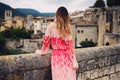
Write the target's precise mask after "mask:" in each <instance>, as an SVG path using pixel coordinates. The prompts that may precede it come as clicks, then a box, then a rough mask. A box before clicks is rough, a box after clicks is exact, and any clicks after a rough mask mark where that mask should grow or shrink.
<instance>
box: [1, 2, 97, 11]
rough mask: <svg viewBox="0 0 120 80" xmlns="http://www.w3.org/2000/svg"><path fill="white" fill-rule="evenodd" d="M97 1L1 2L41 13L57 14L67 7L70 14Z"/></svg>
mask: <svg viewBox="0 0 120 80" xmlns="http://www.w3.org/2000/svg"><path fill="white" fill-rule="evenodd" d="M95 1H96V0H0V2H2V3H5V4H8V5H10V6H11V7H13V8H32V9H35V10H38V11H40V12H56V10H57V9H58V7H60V6H65V7H66V8H67V9H68V11H69V12H74V11H80V10H85V9H88V8H89V7H90V6H93V5H94V3H95Z"/></svg>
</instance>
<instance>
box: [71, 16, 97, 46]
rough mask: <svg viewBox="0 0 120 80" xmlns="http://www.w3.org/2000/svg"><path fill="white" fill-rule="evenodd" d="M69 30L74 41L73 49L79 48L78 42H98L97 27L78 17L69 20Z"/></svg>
mask: <svg viewBox="0 0 120 80" xmlns="http://www.w3.org/2000/svg"><path fill="white" fill-rule="evenodd" d="M70 21H71V29H72V35H73V40H74V47H75V48H76V47H81V46H80V42H82V41H85V40H86V39H87V40H92V41H93V42H95V43H97V41H98V26H97V24H94V23H92V22H89V21H86V20H84V19H82V18H80V17H76V18H71V20H70Z"/></svg>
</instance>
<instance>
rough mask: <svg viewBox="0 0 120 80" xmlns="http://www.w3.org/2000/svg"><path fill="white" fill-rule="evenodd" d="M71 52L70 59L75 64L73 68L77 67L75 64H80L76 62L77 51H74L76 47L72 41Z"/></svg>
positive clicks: (70, 44)
mask: <svg viewBox="0 0 120 80" xmlns="http://www.w3.org/2000/svg"><path fill="white" fill-rule="evenodd" d="M69 51H70V59H71V61H72V63H73V66H75V64H77V66H78V62H77V60H76V55H75V51H74V46H73V40H72V39H71V40H70V41H69Z"/></svg>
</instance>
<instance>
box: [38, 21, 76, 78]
mask: <svg viewBox="0 0 120 80" xmlns="http://www.w3.org/2000/svg"><path fill="white" fill-rule="evenodd" d="M50 44H51V46H52V48H53V49H52V60H51V66H52V67H51V68H52V80H76V70H74V69H73V66H72V62H73V61H76V57H75V54H74V48H73V40H72V37H71V36H70V37H67V38H61V37H59V34H58V31H57V29H56V24H55V23H50V25H49V26H48V27H47V30H46V33H45V36H44V40H43V45H42V48H41V52H40V54H46V52H47V51H48V50H49V47H50Z"/></svg>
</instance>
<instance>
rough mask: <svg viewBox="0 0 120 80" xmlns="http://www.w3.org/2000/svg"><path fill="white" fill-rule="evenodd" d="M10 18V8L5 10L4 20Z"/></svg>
mask: <svg viewBox="0 0 120 80" xmlns="http://www.w3.org/2000/svg"><path fill="white" fill-rule="evenodd" d="M9 19H12V11H11V10H5V20H9Z"/></svg>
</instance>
